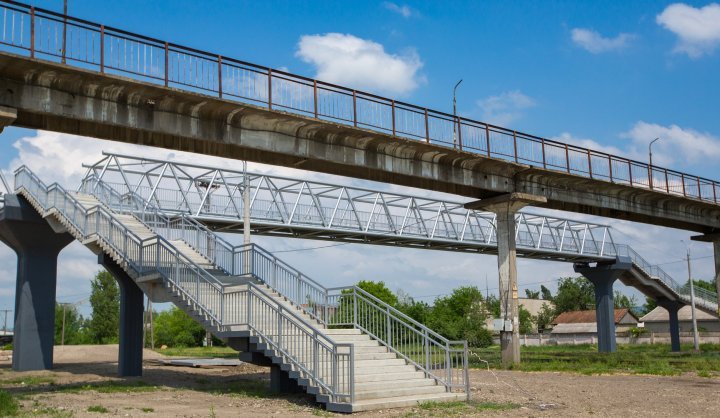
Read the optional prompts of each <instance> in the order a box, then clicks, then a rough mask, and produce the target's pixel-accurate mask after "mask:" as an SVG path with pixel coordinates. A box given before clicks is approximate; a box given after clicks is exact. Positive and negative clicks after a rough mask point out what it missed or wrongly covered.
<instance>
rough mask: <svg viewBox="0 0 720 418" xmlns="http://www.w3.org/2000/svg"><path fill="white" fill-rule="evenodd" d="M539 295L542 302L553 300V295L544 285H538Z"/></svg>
mask: <svg viewBox="0 0 720 418" xmlns="http://www.w3.org/2000/svg"><path fill="white" fill-rule="evenodd" d="M540 294H541V295H542V298H543V300H553V295H552V293H550V289H548V288H547V287H545V286H544V285H540Z"/></svg>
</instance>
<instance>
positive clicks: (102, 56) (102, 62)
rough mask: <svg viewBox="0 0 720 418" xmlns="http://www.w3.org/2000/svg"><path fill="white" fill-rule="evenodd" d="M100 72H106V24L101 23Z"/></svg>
mask: <svg viewBox="0 0 720 418" xmlns="http://www.w3.org/2000/svg"><path fill="white" fill-rule="evenodd" d="M100 74H105V25H100Z"/></svg>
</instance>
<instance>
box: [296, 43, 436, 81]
mask: <svg viewBox="0 0 720 418" xmlns="http://www.w3.org/2000/svg"><path fill="white" fill-rule="evenodd" d="M296 55H297V56H298V57H299V58H300V59H302V60H303V61H305V62H307V63H310V64H312V65H314V66H315V67H316V69H317V73H316V75H315V77H316V78H318V79H320V80H323V81H327V82H330V83H335V84H341V85H345V86H348V87H353V88H357V89H360V90H370V91H372V92H377V93H384V94H396V95H405V94H408V93H410V92H412V91H413V90H415V89H416V88H417V87H418V86H419V85H420V83H421V82H423V79H422V77H421V76H420V75H419V74H418V71H419V70H420V69H421V68H422V66H423V63H422V61H421V60H420V57H419V56H418V54H417V52H415V51H414V50H407V51H406V52H405V53H404V54H402V55H397V54H390V53H387V52H386V51H385V48H384V47H383V46H382V45H380V44H379V43H377V42H374V41H371V40H367V39H361V38H358V37H356V36H353V35H349V34H342V33H327V34H324V35H304V36H302V37H301V38H300V42H299V43H298V50H297V52H296Z"/></svg>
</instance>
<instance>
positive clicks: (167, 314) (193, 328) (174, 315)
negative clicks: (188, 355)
mask: <svg viewBox="0 0 720 418" xmlns="http://www.w3.org/2000/svg"><path fill="white" fill-rule="evenodd" d="M153 327H154V330H155V344H156V345H167V346H169V347H199V346H202V342H203V338H205V329H204V328H203V327H202V325H200V324H198V323H197V322H195V320H194V319H192V318H191V317H190V316H189V315H188V314H186V313H185V312H183V311H182V310H180V308H178V307H176V306H173V307H172V308H170V309H169V310H167V311H163V312H160V313H159V314H157V315H156V316H155V318H154V321H153Z"/></svg>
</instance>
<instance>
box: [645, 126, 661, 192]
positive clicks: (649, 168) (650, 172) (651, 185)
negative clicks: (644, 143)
mask: <svg viewBox="0 0 720 418" xmlns="http://www.w3.org/2000/svg"><path fill="white" fill-rule="evenodd" d="M659 139H660V137H657V138H655V139H653V140H652V141H650V144H649V145H648V153H649V154H650V165H649V166H648V180H649V182H650V188H651V189H652V188H653V171H652V170H653V169H652V167H653V163H652V146H653V144H654V143H655V141H657V140H659Z"/></svg>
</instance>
